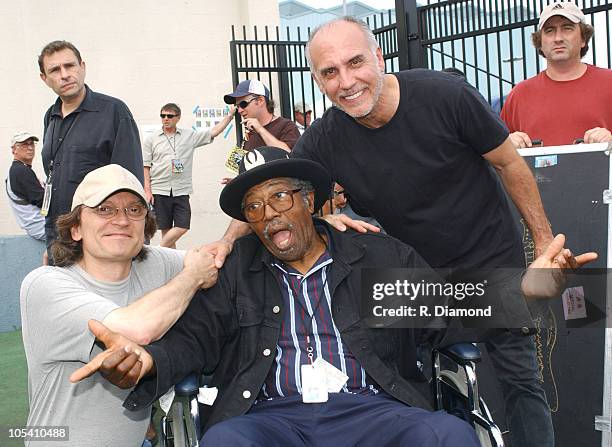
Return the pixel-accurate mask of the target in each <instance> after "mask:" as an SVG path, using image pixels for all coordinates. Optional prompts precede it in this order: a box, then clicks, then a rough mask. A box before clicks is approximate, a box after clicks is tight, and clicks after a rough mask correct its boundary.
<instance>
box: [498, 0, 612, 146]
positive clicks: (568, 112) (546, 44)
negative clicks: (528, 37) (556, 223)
mask: <svg viewBox="0 0 612 447" xmlns="http://www.w3.org/2000/svg"><path fill="white" fill-rule="evenodd" d="M593 31H594V30H593V27H592V26H591V25H588V24H587V23H586V19H585V16H584V14H583V13H582V11H581V10H580V9H579V8H578V7H577V6H576V5H575V4H573V3H569V2H559V3H551V4H550V5H548V6H546V7H545V8H544V9H543V10H542V12H541V14H540V21H539V23H538V30H537V32H535V33H533V35H532V42H533V45H534V46H535V48H536V49H537V50H538V52H539V53H540V55H542V56H543V57H545V58H546V62H547V67H546V70H544V71H542V72H541V73H540V74H538V75H537V76H534V77H533V78H530V79H527V80H525V81H523V82H521V83H519V84H518V85H517V86H516V87H514V89H513V90H512V91H511V92H510V95H509V96H508V99H507V101H506V103H505V104H504V108H503V110H502V112H501V118H502V120H504V122H505V123H506V124H507V126H508V129H509V130H510V132H511V133H510V138H511V139H512V142H513V143H514V145H515V146H516V147H517V148H525V147H531V146H532V141H533V140H536V139H537V140H541V141H542V143H543V145H545V146H558V145H566V144H573V143H574V142H575V141H576V140H579V139H582V140H584V142H585V143H603V142H608V141H612V135H611V134H610V129H612V107H610V104H611V103H612V70H608V69H604V68H599V67H595V66H593V65H589V64H586V63H584V62H582V60H581V59H582V58H583V57H584V55H585V54H586V53H587V51H588V49H589V45H588V42H589V40H590V39H591V37H592V36H593Z"/></svg>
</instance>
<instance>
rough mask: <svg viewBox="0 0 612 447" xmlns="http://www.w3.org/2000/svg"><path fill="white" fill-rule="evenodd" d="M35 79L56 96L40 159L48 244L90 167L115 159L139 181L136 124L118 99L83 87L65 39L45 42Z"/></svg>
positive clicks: (78, 62) (80, 68)
mask: <svg viewBox="0 0 612 447" xmlns="http://www.w3.org/2000/svg"><path fill="white" fill-rule="evenodd" d="M38 66H39V68H40V78H41V79H42V80H43V82H44V83H45V84H47V86H49V88H51V89H52V90H53V91H54V92H55V93H57V95H58V96H59V97H58V98H57V100H56V101H55V104H53V105H52V106H51V107H50V108H49V109H48V110H47V113H46V114H45V121H44V123H45V132H44V137H43V148H42V152H41V155H42V158H43V166H44V168H45V173H46V174H47V180H46V187H45V189H46V194H47V196H49V195H50V202H49V203H48V204H47V203H43V207H42V208H43V212H46V213H47V214H46V216H47V218H46V224H45V230H46V234H47V246H50V245H51V243H52V242H53V240H54V239H55V219H56V218H57V216H59V215H61V214H65V213H67V212H69V211H70V205H71V203H72V196H73V195H74V191H75V189H76V187H77V185H78V184H79V183H80V182H81V180H83V177H85V175H86V174H87V173H89V172H90V171H93V170H94V169H96V168H99V167H101V166H104V165H107V164H111V163H115V164H118V165H121V166H123V167H124V168H126V169H127V170H128V171H130V172H132V173H133V174H134V175H135V176H136V177H137V178H138V179H139V180H140V181H141V182H143V181H144V174H143V168H142V166H143V165H142V152H141V148H140V137H139V135H138V128H137V126H136V123H135V121H134V118H133V117H132V113H131V112H130V110H129V109H128V107H127V106H126V105H125V104H124V103H123V102H122V101H121V100H119V99H117V98H113V97H111V96H107V95H103V94H100V93H96V92H94V91H92V90H91V89H90V88H89V87H88V86H87V85H85V62H84V61H83V60H82V59H81V54H80V52H79V50H78V49H77V48H76V47H75V46H74V45H73V44H71V43H70V42H66V41H53V42H50V43H48V44H47V45H46V46H45V47H44V48H43V49H42V51H41V53H40V56H38Z"/></svg>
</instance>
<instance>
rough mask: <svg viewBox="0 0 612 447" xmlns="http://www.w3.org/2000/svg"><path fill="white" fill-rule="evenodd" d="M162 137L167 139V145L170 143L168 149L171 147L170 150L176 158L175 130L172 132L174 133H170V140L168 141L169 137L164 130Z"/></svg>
mask: <svg viewBox="0 0 612 447" xmlns="http://www.w3.org/2000/svg"><path fill="white" fill-rule="evenodd" d="M164 137H166V140H168V145H170V149H172V152H174V158H176V131H175V132H174V135H172V142H170V137H169V136H168V135H166V132H164ZM172 143H174V144H172Z"/></svg>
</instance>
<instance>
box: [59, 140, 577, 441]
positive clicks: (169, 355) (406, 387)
mask: <svg viewBox="0 0 612 447" xmlns="http://www.w3.org/2000/svg"><path fill="white" fill-rule="evenodd" d="M240 170H241V173H240V174H239V175H238V176H237V177H236V178H235V179H233V180H232V181H231V182H230V183H229V184H228V185H227V186H226V187H225V188H224V189H223V191H222V193H221V197H220V205H221V207H222V209H223V210H224V211H225V212H226V213H227V214H228V215H230V216H232V217H234V218H236V219H239V220H241V221H245V222H248V223H249V225H250V227H251V228H252V230H253V234H251V235H248V236H245V237H243V238H241V239H239V240H238V241H236V244H235V247H234V250H233V252H232V254H231V255H230V256H229V257H228V259H227V261H226V263H225V265H224V268H223V269H222V270H221V271H220V274H219V280H218V283H217V285H216V286H215V287H213V288H211V289H209V290H208V291H207V292H205V293H203V294H202V296H200V297H196V298H195V299H193V300H192V302H191V305H190V306H189V308H188V309H187V310H186V312H185V314H184V315H183V317H182V318H181V319H180V320H179V321H178V322H177V324H176V325H175V326H174V327H173V328H172V329H171V330H170V331H169V332H168V333H167V334H166V335H165V336H164V337H163V339H162V340H160V341H158V342H156V343H154V344H152V345H149V346H147V347H146V348H145V349H142V348H141V347H140V346H138V345H135V344H134V343H131V342H130V341H129V340H127V339H126V338H124V337H122V336H120V335H119V334H116V333H113V332H112V331H110V330H108V329H106V328H105V327H104V326H103V325H102V324H101V323H98V322H95V321H92V322H90V329H91V331H92V332H93V333H94V334H95V335H96V337H97V338H98V339H99V340H100V341H101V342H103V343H104V344H105V345H106V347H107V350H106V351H105V352H104V353H103V354H101V355H100V356H98V358H96V359H94V360H93V361H92V362H90V364H88V365H86V366H85V367H83V368H82V369H81V370H79V371H77V372H76V373H75V374H73V376H72V377H71V380H72V381H78V380H81V379H82V378H83V377H86V376H88V375H91V374H94V373H95V372H96V371H98V370H100V371H101V372H102V373H103V375H104V376H105V377H106V378H107V379H108V380H110V381H112V382H113V383H115V384H117V385H118V386H121V387H131V386H133V385H134V384H136V383H137V382H139V384H138V386H137V387H136V388H135V390H134V391H133V392H132V393H131V394H130V395H129V397H128V398H127V399H126V401H125V402H124V406H125V407H126V408H128V409H130V410H138V409H141V408H144V407H146V406H148V405H150V404H151V403H152V402H153V401H154V399H155V397H157V396H158V395H160V394H163V393H164V392H165V391H166V390H167V389H168V388H169V387H170V386H172V385H173V384H174V383H177V382H178V381H180V380H181V379H182V378H183V377H185V376H186V375H187V374H189V373H191V372H194V371H204V372H205V373H212V372H214V379H213V385H214V386H217V387H218V388H219V395H218V397H217V399H216V401H215V404H214V406H213V408H212V414H211V416H210V417H209V419H208V421H207V427H206V428H207V431H206V433H205V435H204V438H203V443H204V445H207V446H227V445H232V446H246V445H249V446H253V445H258V446H259V445H260V446H268V445H291V446H297V445H358V444H359V445H374V444H377V445H393V446H395V445H423V446H434V445H435V446H457V445H460V446H462V447H466V446H478V445H479V443H478V440H477V438H476V436H475V432H474V430H473V429H472V428H471V427H470V426H469V425H468V424H467V423H465V422H464V421H463V420H461V419H459V418H457V417H455V416H451V415H449V414H446V413H444V412H432V411H430V410H431V405H430V403H429V402H428V400H427V399H426V398H424V397H423V395H422V394H421V393H419V392H418V391H417V390H416V388H415V387H414V383H411V381H412V379H408V378H407V377H413V378H414V377H418V375H419V374H418V371H417V368H416V362H412V365H400V364H399V359H405V358H412V359H416V357H415V346H416V345H417V343H419V342H421V341H423V338H422V335H421V334H422V333H424V332H426V331H420V330H416V329H374V328H371V327H369V326H368V324H367V323H366V322H365V320H364V319H363V317H362V315H361V314H360V301H359V293H358V291H359V289H360V284H361V270H362V268H365V267H378V268H396V267H411V268H420V269H425V270H428V266H427V265H426V264H425V262H424V261H423V260H422V259H421V257H420V256H419V255H418V254H417V253H416V252H415V251H414V250H413V249H412V248H411V247H409V246H407V245H405V244H403V243H401V242H400V241H398V240H396V239H393V238H391V237H387V236H385V235H380V234H375V233H365V234H364V233H356V232H352V231H349V232H346V233H341V232H338V231H336V230H334V229H333V228H331V227H330V226H329V225H327V224H326V223H325V222H324V221H322V220H319V219H316V218H312V214H313V213H314V212H315V211H316V210H318V209H319V208H320V207H321V206H322V204H323V203H324V202H325V201H326V199H327V198H328V195H329V193H330V191H331V179H330V178H329V175H328V174H327V172H326V171H325V170H324V169H323V168H322V167H321V166H320V165H318V164H317V163H315V162H312V161H309V160H301V159H290V158H288V154H287V153H286V152H285V151H283V150H281V149H278V148H271V147H262V148H259V149H257V150H254V151H253V152H251V153H249V154H247V155H246V156H245V158H244V159H243V161H242V162H241V166H240ZM557 242H558V244H557V250H556V252H555V253H552V252H551V253H547V256H548V257H549V260H548V261H547V262H548V264H544V263H542V259H540V260H539V262H540V263H539V264H536V265H540V266H544V265H550V263H551V260H552V259H553V258H554V257H555V256H557V257H565V258H568V254H567V253H565V252H564V250H563V249H562V241H557ZM559 242H560V244H559ZM577 259H578V260H579V262H581V261H582V260H586V259H585V258H581V257H577ZM537 262H538V261H537ZM429 271H430V270H429ZM427 332H428V333H429V334H430V336H429V337H428V340H429V341H431V342H433V343H434V344H444V343H448V342H449V341H450V336H449V335H450V333H448V334H447V333H446V332H445V331H427ZM455 335H457V334H455ZM459 337H464V335H460V336H459ZM453 341H455V340H453ZM406 368H408V369H411V371H406ZM400 369H402V370H403V374H400Z"/></svg>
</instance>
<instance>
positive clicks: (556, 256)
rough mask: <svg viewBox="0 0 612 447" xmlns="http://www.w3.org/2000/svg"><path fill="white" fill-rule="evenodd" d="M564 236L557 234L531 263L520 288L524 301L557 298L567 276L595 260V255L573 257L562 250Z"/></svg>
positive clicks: (564, 249)
mask: <svg viewBox="0 0 612 447" xmlns="http://www.w3.org/2000/svg"><path fill="white" fill-rule="evenodd" d="M564 244H565V236H564V235H563V234H558V235H557V236H556V237H555V238H554V239H553V241H552V242H551V243H550V245H549V246H548V247H547V248H546V250H544V253H542V254H541V255H540V256H538V258H537V259H536V260H535V261H533V262H532V263H531V265H530V266H529V268H528V269H527V271H526V272H525V275H524V276H523V280H522V282H521V288H522V290H523V294H524V295H525V298H526V299H541V298H555V297H558V296H559V295H560V294H561V292H562V291H563V288H564V286H565V282H566V279H567V275H569V274H570V273H572V272H573V271H574V270H576V269H578V268H580V267H582V266H583V265H585V264H588V263H589V262H592V261H594V260H596V259H597V253H594V252H589V253H584V254H581V255H578V256H573V255H572V252H571V251H570V250H568V249H567V248H563V245H564Z"/></svg>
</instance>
